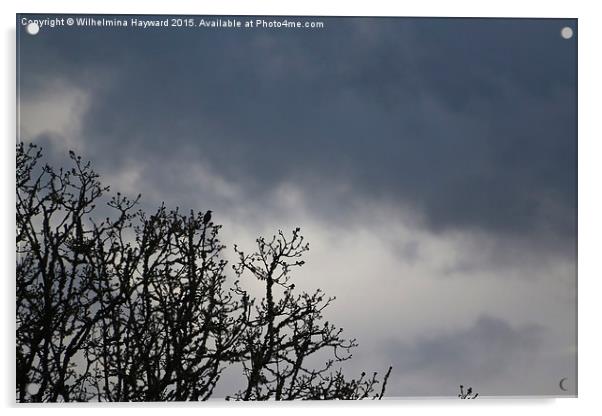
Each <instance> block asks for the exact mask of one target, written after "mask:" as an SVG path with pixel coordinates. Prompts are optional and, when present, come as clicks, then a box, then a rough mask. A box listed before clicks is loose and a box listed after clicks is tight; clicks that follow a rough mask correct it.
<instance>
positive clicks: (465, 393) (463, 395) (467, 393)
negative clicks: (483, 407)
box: [458, 384, 479, 400]
mask: <svg viewBox="0 0 602 416" xmlns="http://www.w3.org/2000/svg"><path fill="white" fill-rule="evenodd" d="M458 397H459V398H460V399H463V400H467V399H470V400H471V399H476V398H477V397H479V393H474V392H473V391H472V387H467V388H466V390H464V386H463V385H462V384H460V394H458Z"/></svg>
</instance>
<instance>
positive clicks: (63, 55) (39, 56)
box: [16, 14, 578, 402]
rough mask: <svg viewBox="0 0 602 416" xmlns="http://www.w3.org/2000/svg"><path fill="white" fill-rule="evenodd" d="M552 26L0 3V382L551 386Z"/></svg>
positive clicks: (461, 392)
mask: <svg viewBox="0 0 602 416" xmlns="http://www.w3.org/2000/svg"><path fill="white" fill-rule="evenodd" d="M577 36H578V30H577V21H576V20H575V19H459V18H376V17H353V18H352V17H265V16H264V17H253V16H156V15H155V16H148V15H145V16H135V15H110V16H109V15H32V14H22V15H18V16H17V64H18V70H17V83H18V86H17V87H18V88H17V91H18V103H17V105H18V138H17V150H16V157H17V172H16V174H17V248H16V249H17V264H16V278H17V282H16V283H17V284H16V288H17V291H16V300H17V305H16V312H17V333H16V369H17V377H16V398H17V400H18V401H19V402H31V401H35V402H51V401H99V400H100V401H196V400H205V399H219V400H224V399H226V398H227V399H230V400H266V399H269V400H288V399H364V398H366V399H367V398H376V399H392V398H404V397H433V396H439V397H440V396H443V397H453V398H458V397H461V398H469V399H472V398H475V397H476V398H477V400H478V399H480V398H482V397H486V396H500V397H505V396H506V397H512V396H552V397H567V396H568V397H573V396H576V395H577V384H576V383H577V377H576V375H577V374H576V372H577V367H576V361H577V344H576V333H577V325H576V307H577V295H576V285H577V273H576V248H577V247H576V232H577V229H576V221H577V217H576V215H577V212H576V201H577V200H576V197H577V187H576V179H577V177H576V176H577V173H576V172H577V171H576V169H577V153H576V149H577V132H576V127H577V125H576V121H577V108H576V91H577V90H576V88H577V74H576V62H577V61H576V58H577ZM340 328H344V329H343V330H341V329H340Z"/></svg>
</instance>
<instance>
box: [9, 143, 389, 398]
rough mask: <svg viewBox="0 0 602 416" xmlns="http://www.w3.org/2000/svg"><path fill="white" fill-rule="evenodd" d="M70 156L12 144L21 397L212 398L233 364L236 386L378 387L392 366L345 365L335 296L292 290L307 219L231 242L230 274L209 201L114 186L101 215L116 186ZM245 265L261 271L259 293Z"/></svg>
mask: <svg viewBox="0 0 602 416" xmlns="http://www.w3.org/2000/svg"><path fill="white" fill-rule="evenodd" d="M70 157H71V160H72V162H73V167H72V168H70V169H69V170H63V169H59V170H56V169H54V168H52V167H50V166H48V165H45V166H41V165H40V163H39V162H40V161H41V158H42V154H41V151H40V150H39V149H38V148H37V147H36V146H33V145H29V146H24V145H22V144H20V145H18V146H17V240H16V244H17V269H16V270H17V273H16V274H17V293H16V295H17V296H16V298H17V305H16V306H17V334H16V339H17V348H16V370H17V380H16V394H17V400H18V401H20V402H55V401H91V400H96V401H172V400H177V401H184V400H205V399H208V398H209V397H211V395H212V394H213V391H214V388H215V386H216V385H217V383H218V382H219V380H220V376H221V374H222V372H223V371H224V369H225V368H227V367H229V366H232V365H238V366H240V367H241V368H242V372H243V378H244V379H245V380H246V386H245V387H244V389H243V390H241V391H238V392H233V394H232V396H230V397H229V398H231V399H236V400H268V399H270V400H292V399H364V398H374V399H380V398H382V397H383V394H384V391H385V386H386V382H387V379H388V377H389V374H390V372H391V368H389V370H388V371H387V373H386V374H385V376H384V378H383V379H382V381H379V380H378V379H377V374H376V373H374V374H372V375H371V376H367V375H366V374H361V376H360V377H359V378H357V379H347V378H346V377H345V376H344V374H343V371H342V368H341V366H340V364H341V363H342V362H344V361H346V360H348V359H349V358H351V350H352V349H353V348H355V347H356V346H357V343H356V341H355V340H353V339H350V340H348V339H345V338H344V337H343V335H342V330H341V329H340V328H337V327H335V326H334V325H332V324H331V323H329V322H328V321H325V320H324V317H323V312H324V310H325V308H327V307H328V305H329V304H330V303H331V302H332V301H333V298H329V297H326V296H325V295H324V294H323V293H322V292H321V291H320V290H317V291H316V292H315V293H313V294H309V293H305V292H301V293H298V292H296V291H295V285H294V284H293V283H292V282H291V271H292V270H293V269H294V268H296V267H301V266H302V265H303V264H304V262H303V260H302V259H301V258H302V256H303V253H304V252H306V251H307V250H308V249H309V246H308V245H307V244H306V243H305V242H304V239H303V237H302V236H301V234H300V229H299V228H297V229H295V230H294V231H293V233H292V235H291V236H287V235H285V234H284V233H283V232H279V233H278V235H276V236H274V237H273V238H271V239H269V240H266V239H264V238H259V239H258V240H257V247H256V251H254V252H252V253H250V254H247V253H245V252H243V251H242V250H241V249H239V248H238V247H235V250H236V253H237V254H238V256H239V261H238V263H237V264H235V265H233V269H234V271H235V274H236V278H235V279H231V278H229V277H228V276H227V274H226V265H227V264H226V261H225V260H224V259H223V255H222V253H223V250H224V249H225V246H224V245H223V244H221V242H220V240H219V239H218V233H219V230H220V227H221V226H219V225H216V224H214V223H213V221H212V213H211V211H206V212H204V213H203V212H194V211H190V213H189V214H183V213H181V212H180V211H179V210H178V209H175V210H169V209H167V208H166V207H165V206H161V207H159V209H158V210H157V211H156V212H154V213H152V214H150V215H149V214H147V213H145V212H143V211H141V210H140V209H138V207H137V205H138V200H139V198H140V196H138V197H137V198H135V199H129V198H127V197H125V196H122V195H120V194H119V193H118V194H117V195H116V196H113V197H112V198H110V199H109V200H108V201H107V202H106V205H107V206H108V209H110V211H111V214H109V216H108V217H106V218H100V214H99V210H100V209H99V208H97V205H98V206H101V205H99V204H102V203H103V201H105V199H104V198H106V197H105V195H106V194H107V193H108V192H109V188H108V187H105V186H103V185H102V184H101V183H100V181H99V177H98V175H97V174H96V173H94V171H93V170H92V169H91V167H90V164H89V163H85V162H83V161H82V159H81V157H79V156H76V155H75V154H73V153H70ZM102 209H103V210H106V208H104V207H103V208H102ZM102 212H104V211H102ZM243 278H245V279H246V278H250V279H258V280H259V281H260V282H261V283H262V285H263V286H264V289H265V290H264V295H263V297H262V298H261V299H254V298H251V297H250V295H249V294H248V292H247V291H245V290H244V289H243V287H242V286H243V285H242V284H241V282H240V280H236V279H243ZM316 362H319V364H316ZM379 383H382V385H381V386H380V389H377V385H378V384H379Z"/></svg>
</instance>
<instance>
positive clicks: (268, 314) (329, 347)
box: [234, 228, 391, 400]
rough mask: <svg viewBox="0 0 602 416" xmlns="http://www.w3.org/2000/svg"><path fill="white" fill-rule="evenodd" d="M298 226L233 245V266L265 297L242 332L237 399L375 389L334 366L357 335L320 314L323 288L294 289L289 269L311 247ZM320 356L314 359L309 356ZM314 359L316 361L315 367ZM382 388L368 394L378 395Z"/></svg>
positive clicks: (348, 395)
mask: <svg viewBox="0 0 602 416" xmlns="http://www.w3.org/2000/svg"><path fill="white" fill-rule="evenodd" d="M300 231H301V230H300V229H299V228H296V229H295V230H294V231H293V233H292V235H291V236H290V237H287V236H286V235H285V234H284V233H283V232H282V231H280V232H278V235H276V236H274V237H272V238H271V239H270V240H266V239H265V238H263V237H260V238H258V239H257V251H255V252H253V253H251V254H245V253H244V252H243V251H241V250H240V249H239V248H238V247H235V250H236V252H237V253H238V255H239V263H238V264H237V265H235V266H234V269H235V271H236V273H237V274H238V275H239V276H241V275H242V274H243V273H244V272H245V271H248V272H250V273H251V275H252V276H253V277H254V278H256V279H258V280H259V281H261V282H262V283H263V284H264V287H265V295H264V297H263V298H262V299H261V300H260V301H259V302H258V303H257V304H256V305H253V312H254V313H253V314H252V315H251V316H250V317H249V319H248V326H247V328H246V330H245V333H244V336H243V343H244V346H245V348H244V355H243V365H244V374H245V377H246V379H247V386H246V388H245V389H244V390H243V391H240V392H239V393H237V394H236V395H235V398H236V399H241V400H268V399H274V400H293V399H316V400H317V399H364V398H367V397H369V396H370V395H371V394H373V392H374V389H375V385H376V384H377V383H378V381H377V379H376V373H374V374H373V375H372V377H366V375H365V374H362V375H361V376H360V378H359V379H352V380H349V381H348V380H346V379H345V377H344V376H343V373H342V370H341V369H340V367H339V368H338V369H337V370H336V371H333V370H335V367H336V365H338V364H340V363H342V362H343V361H346V360H348V359H350V358H351V352H350V351H351V349H352V348H354V347H356V346H357V343H356V341H355V339H350V340H347V339H345V338H343V337H342V331H343V330H342V329H341V328H337V327H335V326H334V325H332V324H330V323H329V322H328V321H324V319H323V315H322V313H323V311H324V310H325V309H326V308H327V307H328V305H330V303H331V302H332V301H333V300H334V298H331V297H330V298H326V297H325V295H324V294H323V293H322V291H321V290H319V289H318V290H317V291H316V292H314V293H313V294H308V293H301V294H295V290H294V289H295V285H294V284H293V283H292V282H291V271H292V270H293V269H294V268H296V267H301V266H303V264H304V261H303V260H301V257H302V256H303V253H305V252H306V251H307V250H309V244H307V243H305V242H304V238H303V236H301V234H300ZM314 356H317V358H318V359H319V358H322V357H323V356H325V357H326V358H325V362H323V363H322V364H320V363H316V362H315V360H313V361H312V358H313V357H314ZM316 364H318V366H317V367H316ZM390 371H391V369H390V368H389V371H388V372H387V374H386V375H385V378H384V381H383V390H382V391H381V392H380V394H377V395H376V396H372V397H382V395H383V392H384V383H386V380H387V379H388V377H389V373H390Z"/></svg>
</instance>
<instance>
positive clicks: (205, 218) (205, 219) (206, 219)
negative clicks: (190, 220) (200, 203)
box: [203, 210, 211, 225]
mask: <svg viewBox="0 0 602 416" xmlns="http://www.w3.org/2000/svg"><path fill="white" fill-rule="evenodd" d="M209 221H211V210H209V211H207V212H206V213H205V215H204V216H203V224H204V225H207V224H209Z"/></svg>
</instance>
